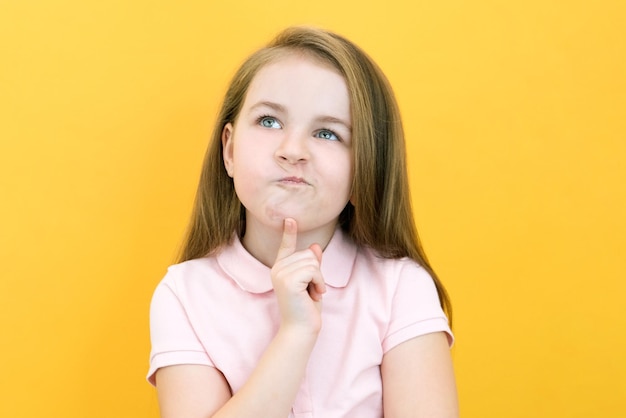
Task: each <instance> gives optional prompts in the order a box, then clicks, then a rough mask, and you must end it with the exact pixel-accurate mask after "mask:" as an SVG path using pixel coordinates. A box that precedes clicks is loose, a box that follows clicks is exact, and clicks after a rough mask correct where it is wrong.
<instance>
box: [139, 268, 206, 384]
mask: <svg viewBox="0 0 626 418" xmlns="http://www.w3.org/2000/svg"><path fill="white" fill-rule="evenodd" d="M166 279H167V276H166ZM166 279H164V280H163V281H162V282H161V283H160V284H159V285H158V286H157V288H156V290H155V291H154V294H153V296H152V303H151V305H150V340H151V343H152V350H151V353H150V369H149V371H148V376H147V379H148V381H149V382H150V383H151V384H152V385H155V373H156V371H157V370H158V369H159V368H161V367H165V366H173V365H179V364H200V365H206V366H213V363H212V361H211V360H210V358H209V356H208V354H207V353H206V350H205V349H204V347H203V346H202V344H201V343H200V341H199V339H198V337H197V335H196V333H195V332H194V330H193V327H192V325H191V323H190V322H189V318H188V315H187V313H186V311H185V308H184V306H183V304H182V303H181V301H180V299H179V297H178V296H177V294H176V292H175V288H174V283H173V281H169V282H168V281H166Z"/></svg>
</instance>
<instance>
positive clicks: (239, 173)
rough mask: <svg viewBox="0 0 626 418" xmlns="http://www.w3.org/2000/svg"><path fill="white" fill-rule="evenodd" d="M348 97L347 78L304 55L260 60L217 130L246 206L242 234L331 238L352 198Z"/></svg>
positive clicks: (237, 188) (239, 193)
mask: <svg viewBox="0 0 626 418" xmlns="http://www.w3.org/2000/svg"><path fill="white" fill-rule="evenodd" d="M351 123H352V121H351V118H350V99H349V96H348V89H347V86H346V83H345V81H344V78H343V77H342V76H341V75H340V74H339V72H337V71H336V70H335V69H333V68H332V67H330V66H328V65H325V64H323V63H321V62H320V61H317V60H315V59H313V58H311V57H308V56H305V55H303V54H295V53H294V54H290V55H287V56H285V57H282V58H279V59H277V60H276V61H273V62H271V63H270V64H268V65H266V66H265V67H263V68H262V69H261V70H260V71H259V72H258V73H257V75H256V76H255V77H254V79H253V80H252V83H251V84H250V87H249V89H248V92H247V95H246V98H245V100H244V103H243V106H242V109H241V112H240V114H239V116H238V118H237V120H236V122H235V123H234V125H233V124H228V125H226V127H225V128H224V131H223V134H222V143H223V149H224V165H225V167H226V171H227V172H228V174H229V175H230V176H231V177H232V178H233V180H234V184H235V190H236V192H237V196H238V197H239V199H240V200H241V202H242V204H243V206H244V207H245V208H246V236H247V235H248V233H249V232H252V233H254V231H255V230H256V231H257V232H258V231H263V230H267V229H268V228H271V229H273V230H280V231H282V226H283V220H284V219H285V218H286V217H291V218H294V219H295V220H296V221H297V223H298V231H299V233H300V232H307V231H309V232H314V233H316V234H317V233H322V234H323V236H328V237H330V236H331V235H332V233H333V232H334V229H335V227H336V224H337V220H338V217H339V214H340V213H341V211H342V210H343V208H344V207H345V206H346V204H347V202H348V200H349V199H350V189H351V185H352V154H351V140H352V138H351Z"/></svg>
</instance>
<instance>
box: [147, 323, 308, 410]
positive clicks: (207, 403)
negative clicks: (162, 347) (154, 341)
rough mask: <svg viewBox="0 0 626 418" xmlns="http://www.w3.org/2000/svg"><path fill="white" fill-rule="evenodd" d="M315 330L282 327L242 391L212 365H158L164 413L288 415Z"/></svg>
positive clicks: (160, 397)
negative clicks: (308, 333) (307, 333)
mask: <svg viewBox="0 0 626 418" xmlns="http://www.w3.org/2000/svg"><path fill="white" fill-rule="evenodd" d="M315 337H316V335H312V336H309V337H308V338H307V337H306V336H304V335H298V334H297V333H291V332H290V331H289V330H286V329H281V330H280V331H279V332H278V334H277V335H276V337H274V339H273V341H272V342H271V343H270V345H269V346H268V348H267V350H266V351H265V353H264V354H263V356H262V358H261V361H260V362H259V365H258V366H257V367H256V369H255V370H254V372H253V373H252V375H251V376H250V379H249V380H248V381H247V382H246V384H245V385H244V386H243V387H242V388H241V390H240V391H239V392H237V393H236V394H235V396H233V397H232V398H231V393H230V388H229V386H228V383H227V382H226V379H225V378H224V376H223V375H222V374H221V373H220V372H219V370H217V369H215V368H213V367H210V366H199V365H177V366H170V367H164V368H162V369H159V370H158V371H157V374H156V385H157V392H158V399H159V407H160V409H161V417H162V418H209V417H215V418H217V417H241V418H244V417H255V418H258V417H259V416H263V417H281V418H284V417H286V416H287V415H289V411H290V410H291V405H292V403H293V400H294V398H295V396H296V393H297V391H298V389H299V387H300V382H301V381H302V378H303V375H304V370H305V368H306V363H307V361H308V358H309V355H310V352H311V350H312V349H313V345H314V344H315Z"/></svg>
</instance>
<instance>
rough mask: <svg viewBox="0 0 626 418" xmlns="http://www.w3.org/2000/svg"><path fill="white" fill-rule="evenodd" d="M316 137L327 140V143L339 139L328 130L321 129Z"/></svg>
mask: <svg viewBox="0 0 626 418" xmlns="http://www.w3.org/2000/svg"><path fill="white" fill-rule="evenodd" d="M316 136H317V137H318V138H321V139H327V140H329V141H339V137H338V136H337V135H336V134H335V133H334V132H333V131H329V130H328V129H322V130H321V131H319V132H317V134H316Z"/></svg>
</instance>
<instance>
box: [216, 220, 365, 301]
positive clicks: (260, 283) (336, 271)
mask: <svg viewBox="0 0 626 418" xmlns="http://www.w3.org/2000/svg"><path fill="white" fill-rule="evenodd" d="M356 250H357V248H356V245H355V244H354V243H353V242H352V240H351V239H350V237H348V236H347V235H346V234H345V233H344V232H343V231H342V230H341V228H337V229H336V230H335V233H334V235H333V236H332V238H331V240H330V242H329V243H328V245H327V246H326V249H325V250H324V252H323V255H322V265H321V270H322V277H324V282H325V283H326V284H327V285H329V286H332V287H345V286H346V285H347V284H348V281H349V280H350V276H351V275H352V267H353V266H354V260H355V259H356ZM216 259H217V263H218V264H219V265H220V267H221V268H222V269H223V270H224V272H225V273H226V275H228V277H230V278H231V279H232V280H233V281H234V282H235V283H237V285H239V287H241V288H242V289H243V290H245V291H247V292H250V293H265V292H269V291H271V290H272V289H273V286H272V278H271V277H270V268H269V267H267V266H265V265H264V264H263V263H261V262H260V261H259V260H257V259H256V258H254V257H253V256H252V254H250V253H249V252H248V251H247V250H246V249H245V248H244V246H243V245H242V244H241V241H240V240H239V237H237V236H235V238H234V239H233V243H232V245H227V246H225V247H224V248H223V249H222V251H220V253H219V254H218V255H217V257H216Z"/></svg>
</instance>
